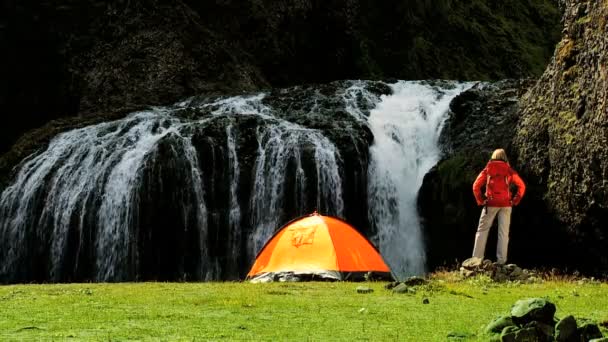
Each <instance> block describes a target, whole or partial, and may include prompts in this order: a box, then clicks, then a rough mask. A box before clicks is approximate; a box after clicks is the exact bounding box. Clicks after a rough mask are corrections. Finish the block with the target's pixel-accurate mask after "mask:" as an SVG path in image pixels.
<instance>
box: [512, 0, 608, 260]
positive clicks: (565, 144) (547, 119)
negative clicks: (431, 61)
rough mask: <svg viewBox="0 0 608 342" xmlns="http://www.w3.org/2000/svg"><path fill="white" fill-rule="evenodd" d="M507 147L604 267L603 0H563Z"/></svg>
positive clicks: (606, 126)
mask: <svg viewBox="0 0 608 342" xmlns="http://www.w3.org/2000/svg"><path fill="white" fill-rule="evenodd" d="M521 103H522V105H521V107H522V114H521V120H520V122H519V125H518V126H517V130H516V135H515V139H514V145H513V150H514V151H515V152H516V153H517V155H518V163H519V164H520V165H521V168H522V172H523V173H524V174H525V175H526V177H527V179H528V182H529V183H530V184H531V185H533V186H536V187H537V188H538V189H539V190H541V189H542V191H543V199H544V203H545V204H546V206H547V208H548V210H549V211H550V212H551V213H552V214H553V215H554V217H555V218H556V219H557V220H559V222H560V224H559V225H557V226H556V227H555V229H556V230H558V231H561V232H565V233H567V234H568V238H569V240H572V241H574V242H575V245H576V246H577V247H578V248H577V249H576V250H577V252H579V253H580V254H579V255H580V257H581V258H584V260H585V263H586V264H589V265H590V266H592V267H596V268H599V269H601V270H608V254H606V251H607V250H608V224H607V223H608V148H607V146H608V1H583V0H569V1H566V8H565V15H564V29H563V38H562V40H561V42H560V43H559V44H558V45H557V47H556V50H555V55H554V57H553V59H552V61H551V64H550V65H549V67H548V68H547V70H546V71H545V73H544V74H543V76H542V77H541V78H540V80H539V82H538V83H537V84H536V86H535V87H534V88H532V89H531V91H530V92H528V93H527V94H526V95H525V96H524V97H523V98H522V100H521Z"/></svg>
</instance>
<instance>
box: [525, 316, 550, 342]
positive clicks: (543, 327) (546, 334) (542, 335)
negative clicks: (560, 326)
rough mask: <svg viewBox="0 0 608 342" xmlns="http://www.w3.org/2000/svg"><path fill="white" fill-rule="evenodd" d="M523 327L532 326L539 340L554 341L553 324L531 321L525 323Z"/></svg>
mask: <svg viewBox="0 0 608 342" xmlns="http://www.w3.org/2000/svg"><path fill="white" fill-rule="evenodd" d="M525 328H534V329H536V333H537V336H538V340H539V341H547V342H552V341H554V338H553V336H554V334H555V330H554V329H553V325H549V324H545V323H542V322H538V321H533V322H530V323H528V324H526V326H525Z"/></svg>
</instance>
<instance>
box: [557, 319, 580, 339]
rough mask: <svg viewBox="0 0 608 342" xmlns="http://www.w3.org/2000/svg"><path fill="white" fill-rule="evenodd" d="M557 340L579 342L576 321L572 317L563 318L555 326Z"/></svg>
mask: <svg viewBox="0 0 608 342" xmlns="http://www.w3.org/2000/svg"><path fill="white" fill-rule="evenodd" d="M555 340H556V341H557V342H571V341H572V342H574V341H578V340H579V338H578V333H577V331H576V320H575V319H574V317H573V316H572V315H570V316H567V317H564V318H562V319H561V320H560V321H559V322H557V324H556V325H555Z"/></svg>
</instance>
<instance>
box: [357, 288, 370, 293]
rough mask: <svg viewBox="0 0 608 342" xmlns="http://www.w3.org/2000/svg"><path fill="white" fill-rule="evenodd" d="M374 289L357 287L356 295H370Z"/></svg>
mask: <svg viewBox="0 0 608 342" xmlns="http://www.w3.org/2000/svg"><path fill="white" fill-rule="evenodd" d="M372 292H374V289H372V288H369V287H367V286H357V293H372Z"/></svg>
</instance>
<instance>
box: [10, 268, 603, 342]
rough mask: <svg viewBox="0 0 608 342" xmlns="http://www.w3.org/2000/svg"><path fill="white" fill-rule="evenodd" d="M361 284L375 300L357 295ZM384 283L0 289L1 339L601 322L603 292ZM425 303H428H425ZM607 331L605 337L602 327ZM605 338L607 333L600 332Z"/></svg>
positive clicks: (375, 331)
mask: <svg viewBox="0 0 608 342" xmlns="http://www.w3.org/2000/svg"><path fill="white" fill-rule="evenodd" d="M359 285H365V286H369V287H371V288H373V289H374V290H375V291H374V292H373V293H370V294H358V293H356V290H355V289H356V287H357V286H359ZM384 285H385V283H373V282H372V283H364V284H356V283H274V284H249V283H127V284H66V285H15V286H0V340H66V339H67V340H69V339H74V340H104V341H124V340H167V341H174V340H187V341H192V340H197V341H199V340H298V341H301V340H305V341H306V340H314V341H318V340H323V341H327V340H344V341H347V340H372V341H378V340H381V341H384V340H399V341H445V340H447V339H448V335H449V334H450V333H454V332H458V333H464V334H470V335H474V336H472V337H471V338H470V339H468V340H486V339H487V337H485V338H484V336H483V335H482V333H481V332H482V330H483V327H484V326H485V325H486V324H487V323H488V322H489V321H490V320H492V318H494V317H495V316H496V315H498V314H503V313H507V312H508V310H509V309H510V307H511V305H512V304H513V303H514V302H515V301H516V300H518V299H521V298H526V297H547V298H549V299H550V300H551V301H552V302H554V303H555V304H556V306H557V313H556V316H557V317H563V316H565V315H568V314H572V315H574V316H575V317H576V318H577V319H579V320H580V319H582V318H587V319H590V320H593V321H596V322H598V323H601V322H605V321H608V284H606V283H599V282H589V281H586V282H584V281H564V280H552V281H545V282H542V283H536V284H525V285H524V284H500V285H499V284H496V283H492V282H491V281H489V280H486V279H484V278H477V279H474V280H468V281H454V280H449V279H448V278H444V279H442V280H438V279H435V280H433V281H432V282H431V283H430V284H429V285H426V286H422V287H418V288H417V291H416V293H415V294H392V293H391V292H390V291H388V290H385V289H384ZM424 298H428V300H429V303H428V304H423V299H424ZM603 329H604V328H603ZM603 332H604V333H605V334H606V333H607V331H606V330H603Z"/></svg>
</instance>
